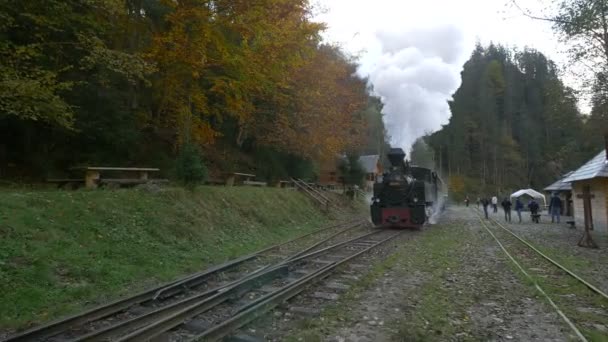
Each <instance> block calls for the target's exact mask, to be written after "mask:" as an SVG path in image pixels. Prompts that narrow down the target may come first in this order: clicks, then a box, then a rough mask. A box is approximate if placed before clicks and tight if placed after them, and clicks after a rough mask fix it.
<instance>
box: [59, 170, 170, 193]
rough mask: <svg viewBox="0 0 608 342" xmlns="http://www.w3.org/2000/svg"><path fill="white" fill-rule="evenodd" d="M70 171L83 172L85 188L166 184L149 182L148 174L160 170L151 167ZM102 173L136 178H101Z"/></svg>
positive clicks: (164, 180)
mask: <svg viewBox="0 0 608 342" xmlns="http://www.w3.org/2000/svg"><path fill="white" fill-rule="evenodd" d="M70 170H72V171H84V173H85V175H84V184H85V187H87V188H90V189H94V188H96V187H97V185H99V184H105V185H107V184H118V185H121V184H123V185H136V184H144V183H148V182H151V181H155V182H167V180H166V179H162V180H150V179H149V177H148V174H149V173H150V172H158V171H160V169H157V168H152V167H105V166H79V167H72V168H70ZM102 172H122V173H130V174H135V175H136V176H137V178H105V177H104V178H102V177H101V173H102Z"/></svg>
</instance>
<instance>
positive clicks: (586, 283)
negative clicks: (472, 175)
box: [491, 219, 608, 299]
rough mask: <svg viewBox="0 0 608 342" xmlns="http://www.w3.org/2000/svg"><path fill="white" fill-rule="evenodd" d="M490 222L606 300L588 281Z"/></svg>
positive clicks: (603, 294) (605, 295) (515, 235)
mask: <svg viewBox="0 0 608 342" xmlns="http://www.w3.org/2000/svg"><path fill="white" fill-rule="evenodd" d="M491 221H492V222H494V223H495V224H496V225H498V226H499V227H500V228H502V229H504V230H505V231H507V232H508V233H509V234H511V235H513V237H515V238H516V239H517V240H519V241H520V242H522V243H523V244H525V245H526V246H528V247H530V249H532V250H533V251H535V252H536V253H538V254H539V255H540V256H542V257H543V258H545V259H546V260H547V261H549V262H550V263H552V264H553V265H555V266H557V267H558V268H560V269H561V270H562V271H564V272H566V273H567V274H568V275H569V276H571V277H572V278H574V279H576V280H578V281H579V282H581V283H582V284H583V285H585V286H587V287H588V288H589V289H590V290H591V291H593V292H595V293H597V294H599V295H600V296H602V297H604V299H608V294H606V293H605V292H604V291H602V290H601V289H599V288H597V287H596V286H594V285H593V284H591V283H589V282H588V281H586V280H585V279H583V278H582V277H580V276H579V275H577V274H576V273H574V272H572V271H570V270H569V269H568V268H566V267H565V266H563V265H561V264H560V263H558V262H557V261H555V260H553V259H551V258H550V257H549V256H547V255H545V254H544V253H543V252H541V251H540V250H539V249H538V248H536V247H535V246H534V245H532V244H531V243H530V242H528V241H526V240H525V239H523V238H522V237H520V236H519V235H517V234H515V233H513V231H511V230H510V229H508V228H506V227H504V226H503V225H502V224H500V222H498V221H496V220H495V219H492V220H491Z"/></svg>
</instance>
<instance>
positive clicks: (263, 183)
mask: <svg viewBox="0 0 608 342" xmlns="http://www.w3.org/2000/svg"><path fill="white" fill-rule="evenodd" d="M243 185H249V186H266V185H267V183H266V182H255V181H243Z"/></svg>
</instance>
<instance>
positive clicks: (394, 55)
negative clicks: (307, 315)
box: [313, 0, 574, 149]
mask: <svg viewBox="0 0 608 342" xmlns="http://www.w3.org/2000/svg"><path fill="white" fill-rule="evenodd" d="M541 1H542V0H519V1H518V3H519V4H520V5H521V6H524V7H526V8H529V9H531V10H534V11H540V9H541V8H542V2H541ZM313 3H315V4H316V6H317V7H316V8H317V9H316V11H317V15H316V18H317V20H318V21H323V22H325V23H327V25H328V29H327V31H326V33H325V38H326V39H327V40H329V41H331V42H334V43H339V44H340V45H341V46H342V47H343V48H344V49H345V50H346V51H348V52H350V53H351V54H354V55H357V56H359V58H360V63H361V68H360V73H361V74H362V75H364V76H367V77H369V79H370V82H371V83H372V85H373V86H374V89H375V91H376V92H377V94H378V95H380V96H381V97H382V99H383V102H384V104H385V110H384V114H385V121H386V123H387V126H388V127H387V128H388V130H389V133H390V135H391V137H392V139H393V142H392V143H393V144H396V145H399V146H401V147H404V148H406V149H409V147H410V145H411V143H412V142H413V141H414V140H415V139H416V138H417V137H419V136H421V135H423V134H424V133H425V132H429V131H435V130H437V129H439V128H440V127H441V124H445V123H447V121H448V119H449V117H450V115H451V114H450V112H449V108H448V106H447V103H446V101H447V100H448V99H450V96H451V95H452V94H453V93H454V91H456V89H458V87H459V85H460V71H462V65H463V63H464V62H465V61H466V60H467V59H468V57H469V56H470V53H471V51H472V49H473V47H474V44H475V42H476V41H481V42H482V43H484V44H487V43H489V42H490V41H493V42H496V43H501V44H503V45H507V46H511V47H518V48H521V49H523V47H524V46H529V47H533V48H535V49H537V50H539V51H541V52H543V53H544V54H546V55H547V56H549V58H551V59H553V60H554V61H555V62H557V63H558V65H560V64H563V63H564V62H565V61H566V58H565V55H564V54H563V50H564V49H563V46H561V44H560V43H559V42H558V41H557V39H556V36H555V34H554V33H553V32H552V30H551V27H550V24H548V23H546V22H540V21H534V20H531V19H529V18H527V17H525V16H523V15H522V14H521V12H519V10H517V9H516V8H513V6H512V5H511V1H510V0H458V1H456V0H418V1H417V0H374V1H366V0H313ZM566 81H567V80H566ZM567 82H568V81H567ZM573 86H574V85H573Z"/></svg>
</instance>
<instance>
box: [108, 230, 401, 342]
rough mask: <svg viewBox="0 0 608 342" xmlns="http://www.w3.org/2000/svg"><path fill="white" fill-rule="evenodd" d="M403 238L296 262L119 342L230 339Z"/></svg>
mask: <svg viewBox="0 0 608 342" xmlns="http://www.w3.org/2000/svg"><path fill="white" fill-rule="evenodd" d="M400 233H401V232H395V231H371V232H365V233H363V234H361V235H359V236H357V237H354V238H351V239H349V240H346V241H342V242H339V243H336V244H333V245H331V246H327V247H325V248H321V249H318V250H315V251H311V252H309V253H306V254H303V255H300V256H297V257H294V258H290V259H289V260H286V261H285V262H283V263H280V264H277V265H275V266H273V267H272V268H269V269H267V270H265V271H264V272H262V273H260V274H257V275H256V276H255V277H252V278H246V279H243V280H242V281H240V282H238V283H236V284H234V285H232V286H231V287H229V288H226V289H225V290H224V291H222V292H220V293H218V294H216V295H215V296H213V297H209V298H207V299H205V300H202V301H199V302H196V303H194V304H192V305H190V306H188V307H185V308H183V309H181V310H179V311H171V312H164V313H162V314H161V315H160V317H159V319H157V320H156V321H155V322H154V323H152V324H149V325H146V326H144V327H142V328H139V329H137V330H133V331H131V332H130V333H128V334H126V335H122V336H121V337H120V338H118V339H116V341H147V340H150V339H153V338H160V339H161V340H163V341H198V340H203V341H216V340H219V339H221V338H223V337H226V336H228V335H230V334H231V333H232V332H234V331H236V330H237V329H238V328H240V327H242V326H243V325H245V324H247V323H249V322H251V321H253V320H254V319H256V318H257V317H259V316H261V315H263V314H264V313H266V312H267V311H269V310H271V309H273V308H274V307H276V306H278V305H279V304H281V303H283V302H284V301H286V300H288V299H290V298H292V297H294V296H296V295H298V294H299V293H300V292H302V291H303V290H304V289H305V288H306V287H308V286H309V285H311V284H312V283H314V282H316V281H319V280H321V279H323V278H325V277H326V276H328V275H329V274H330V273H331V272H332V271H333V270H335V269H336V268H337V267H339V266H341V265H343V264H344V263H347V262H349V261H351V260H352V259H354V258H356V257H358V256H360V255H361V254H363V253H366V252H368V251H370V250H371V249H373V248H375V247H377V246H379V245H381V244H383V243H385V242H387V241H389V240H391V239H393V238H395V237H396V236H398V235H399V234H400Z"/></svg>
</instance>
